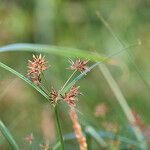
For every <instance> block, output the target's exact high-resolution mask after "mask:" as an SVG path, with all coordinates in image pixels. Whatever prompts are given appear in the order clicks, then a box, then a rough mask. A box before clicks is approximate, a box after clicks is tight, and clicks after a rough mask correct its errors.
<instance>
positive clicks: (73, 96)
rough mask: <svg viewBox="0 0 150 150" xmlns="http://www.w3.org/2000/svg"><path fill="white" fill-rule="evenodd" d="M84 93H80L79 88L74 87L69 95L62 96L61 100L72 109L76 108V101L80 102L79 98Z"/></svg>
mask: <svg viewBox="0 0 150 150" xmlns="http://www.w3.org/2000/svg"><path fill="white" fill-rule="evenodd" d="M81 94H82V93H80V92H79V86H78V87H77V86H73V87H72V88H71V89H70V91H69V92H68V93H66V94H65V95H64V96H63V95H61V98H62V99H63V100H64V101H65V102H67V103H68V105H69V106H70V107H74V106H76V101H77V100H78V98H77V96H78V95H81Z"/></svg>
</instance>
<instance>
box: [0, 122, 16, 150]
mask: <svg viewBox="0 0 150 150" xmlns="http://www.w3.org/2000/svg"><path fill="white" fill-rule="evenodd" d="M0 131H1V133H2V134H3V136H4V137H5V138H6V139H7V141H8V142H9V144H10V145H11V146H12V149H13V150H19V146H18V145H17V143H16V141H15V139H14V138H13V136H12V135H11V133H10V131H9V130H8V129H7V127H6V126H5V125H4V123H3V122H2V121H1V120H0Z"/></svg>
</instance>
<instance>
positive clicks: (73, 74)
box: [60, 70, 77, 91]
mask: <svg viewBox="0 0 150 150" xmlns="http://www.w3.org/2000/svg"><path fill="white" fill-rule="evenodd" d="M76 72H77V70H75V71H74V72H73V73H72V74H71V75H70V77H69V78H68V80H67V81H66V82H65V84H64V85H63V87H62V88H61V90H60V91H62V90H63V89H64V88H65V86H66V85H67V84H68V82H69V81H70V80H71V78H72V77H73V75H74V74H75V73H76Z"/></svg>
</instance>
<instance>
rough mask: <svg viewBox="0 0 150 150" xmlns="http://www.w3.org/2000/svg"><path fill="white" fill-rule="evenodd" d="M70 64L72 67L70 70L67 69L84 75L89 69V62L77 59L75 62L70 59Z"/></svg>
mask: <svg viewBox="0 0 150 150" xmlns="http://www.w3.org/2000/svg"><path fill="white" fill-rule="evenodd" d="M69 63H70V64H71V66H70V67H69V68H66V69H68V70H78V71H80V72H81V73H82V72H83V71H85V70H86V69H88V66H87V63H88V60H81V59H77V60H76V61H75V62H73V60H71V59H69Z"/></svg>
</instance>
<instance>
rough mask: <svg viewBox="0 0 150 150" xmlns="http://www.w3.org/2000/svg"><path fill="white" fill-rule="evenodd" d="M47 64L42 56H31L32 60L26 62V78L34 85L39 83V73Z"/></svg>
mask: <svg viewBox="0 0 150 150" xmlns="http://www.w3.org/2000/svg"><path fill="white" fill-rule="evenodd" d="M46 64H47V62H46V61H45V59H44V56H43V57H42V55H41V54H40V55H39V56H38V55H37V56H35V55H33V60H32V61H31V60H28V73H27V75H28V77H29V78H30V79H31V81H32V82H33V83H35V84H40V83H41V77H40V75H41V73H42V72H43V71H44V70H46V69H47V68H48V66H47V65H46Z"/></svg>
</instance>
